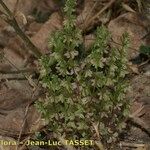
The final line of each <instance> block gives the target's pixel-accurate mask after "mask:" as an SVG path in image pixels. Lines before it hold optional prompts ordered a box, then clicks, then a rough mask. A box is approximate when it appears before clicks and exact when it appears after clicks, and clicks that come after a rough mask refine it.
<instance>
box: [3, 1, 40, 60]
mask: <svg viewBox="0 0 150 150" xmlns="http://www.w3.org/2000/svg"><path fill="white" fill-rule="evenodd" d="M0 5H1V6H2V7H3V8H4V10H5V11H6V13H7V15H8V16H7V17H6V19H4V21H6V22H7V23H8V24H9V25H11V26H12V27H13V28H14V29H15V31H16V33H17V34H18V35H19V36H20V38H21V39H22V40H23V41H24V43H25V44H26V45H27V46H28V47H29V49H30V51H31V52H32V53H33V54H34V55H35V57H37V58H40V57H41V55H42V53H41V52H40V50H39V49H38V48H37V47H36V46H35V45H34V44H33V43H32V42H31V40H30V39H29V38H28V37H27V36H26V34H25V33H24V32H23V31H22V30H21V28H20V27H19V25H18V23H17V21H16V19H15V17H14V15H13V14H12V12H11V11H10V10H9V8H8V7H7V6H6V5H5V3H4V2H3V0H0Z"/></svg>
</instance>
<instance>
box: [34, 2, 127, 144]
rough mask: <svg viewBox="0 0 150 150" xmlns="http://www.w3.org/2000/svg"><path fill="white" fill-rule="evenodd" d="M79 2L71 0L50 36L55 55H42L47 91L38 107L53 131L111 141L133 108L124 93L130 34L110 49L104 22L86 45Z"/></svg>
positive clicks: (69, 135)
mask: <svg viewBox="0 0 150 150" xmlns="http://www.w3.org/2000/svg"><path fill="white" fill-rule="evenodd" d="M75 5H76V3H75V0H66V5H65V8H64V11H65V21H64V27H63V29H62V30H60V31H57V32H56V33H55V34H54V35H53V37H52V38H51V39H50V47H51V49H52V54H51V55H50V56H48V55H45V56H43V57H42V58H41V59H40V66H41V82H42V85H43V87H44V88H46V89H47V94H46V98H45V100H43V99H42V100H39V101H38V102H37V103H36V106H37V108H38V110H39V111H40V112H41V113H42V115H43V117H44V118H45V119H48V120H49V129H50V130H51V131H53V132H54V133H57V134H58V135H59V134H60V135H61V136H64V137H65V138H67V139H82V138H86V139H87V138H88V139H95V140H101V141H102V142H103V143H104V144H105V145H108V143H112V142H114V141H115V140H116V138H117V136H118V133H119V131H121V129H122V127H123V125H124V120H125V117H126V116H127V112H128V107H129V101H128V100H126V98H125V93H126V90H127V81H126V79H125V75H126V73H127V71H126V68H127V65H126V63H127V59H126V50H127V48H128V44H129V39H128V36H127V34H124V35H123V38H122V47H121V48H111V47H110V46H109V41H110V38H111V36H110V34H109V32H108V30H107V29H106V28H105V27H104V26H101V27H98V28H97V30H96V33H95V37H96V39H95V41H94V43H93V44H92V46H91V47H90V48H89V49H88V50H85V49H84V48H83V47H84V42H83V41H82V34H81V31H80V30H79V29H78V28H77V27H76V26H75V16H74V12H75ZM97 131H98V132H97Z"/></svg>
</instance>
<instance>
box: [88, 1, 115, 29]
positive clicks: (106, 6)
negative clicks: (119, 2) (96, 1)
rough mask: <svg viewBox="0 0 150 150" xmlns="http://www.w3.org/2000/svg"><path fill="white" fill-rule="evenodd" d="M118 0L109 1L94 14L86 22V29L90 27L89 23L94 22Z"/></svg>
mask: <svg viewBox="0 0 150 150" xmlns="http://www.w3.org/2000/svg"><path fill="white" fill-rule="evenodd" d="M115 1H116V0H111V1H110V2H108V3H107V4H106V5H105V6H104V7H103V8H102V9H101V10H100V11H99V12H98V13H97V14H96V15H94V16H93V17H92V18H91V19H89V21H88V22H87V23H86V26H85V29H87V28H88V27H89V25H90V24H91V23H92V22H93V20H95V19H97V18H98V17H99V16H100V15H101V14H102V13H103V12H104V11H105V10H106V9H108V8H109V7H110V6H111V5H112V4H113V3H114V2H115Z"/></svg>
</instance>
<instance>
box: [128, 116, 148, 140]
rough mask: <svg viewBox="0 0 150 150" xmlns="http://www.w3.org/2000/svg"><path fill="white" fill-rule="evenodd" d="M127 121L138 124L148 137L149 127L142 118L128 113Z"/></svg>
mask: <svg viewBox="0 0 150 150" xmlns="http://www.w3.org/2000/svg"><path fill="white" fill-rule="evenodd" d="M128 121H131V122H132V123H133V124H135V125H136V126H139V127H140V128H141V129H142V130H143V131H144V132H145V133H146V134H148V136H149V137H150V128H149V126H148V125H147V124H146V123H145V122H144V121H143V120H142V119H140V118H139V117H135V116H132V115H130V116H129V118H128Z"/></svg>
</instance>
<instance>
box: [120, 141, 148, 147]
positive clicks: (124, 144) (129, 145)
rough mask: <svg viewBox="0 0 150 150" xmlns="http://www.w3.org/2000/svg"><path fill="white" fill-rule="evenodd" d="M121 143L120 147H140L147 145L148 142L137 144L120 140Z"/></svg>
mask: <svg viewBox="0 0 150 150" xmlns="http://www.w3.org/2000/svg"><path fill="white" fill-rule="evenodd" d="M119 145H120V147H130V148H139V147H146V146H147V145H148V144H137V143H128V142H120V144H119Z"/></svg>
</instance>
